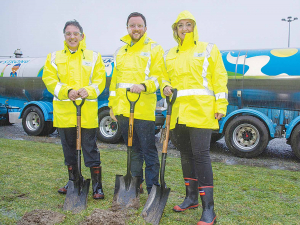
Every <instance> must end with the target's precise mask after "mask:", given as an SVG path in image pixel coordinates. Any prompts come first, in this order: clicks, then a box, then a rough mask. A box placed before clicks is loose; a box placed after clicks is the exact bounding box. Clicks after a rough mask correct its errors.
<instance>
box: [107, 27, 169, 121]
mask: <svg viewBox="0 0 300 225" xmlns="http://www.w3.org/2000/svg"><path fill="white" fill-rule="evenodd" d="M121 41H123V42H125V43H126V45H124V46H122V47H121V48H119V49H118V50H117V51H116V53H115V55H114V70H113V75H112V79H111V83H110V88H109V99H108V100H109V103H108V106H109V107H110V108H112V110H113V113H114V115H121V114H122V115H123V116H125V117H129V114H130V104H129V102H128V100H127V98H126V88H130V87H131V86H132V85H134V84H144V85H145V86H146V91H144V92H141V97H140V99H139V100H138V102H137V103H136V105H135V110H134V118H135V119H142V120H149V121H155V108H156V93H155V92H156V90H157V89H158V88H159V86H160V88H161V90H163V88H164V87H165V86H166V85H167V84H169V82H168V81H167V80H166V79H167V74H166V68H165V64H164V59H163V55H164V51H163V49H162V47H161V46H160V45H158V44H157V43H156V42H154V41H152V40H151V39H150V38H149V37H147V34H146V33H145V34H144V35H143V37H142V38H141V39H140V40H139V41H138V42H137V43H135V44H134V45H132V46H131V41H132V40H131V37H130V36H129V35H126V36H124V37H123V38H122V39H121ZM137 96H138V94H134V93H128V97H129V99H130V100H131V101H134V100H136V99H137Z"/></svg>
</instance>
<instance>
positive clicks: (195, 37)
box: [172, 10, 199, 45]
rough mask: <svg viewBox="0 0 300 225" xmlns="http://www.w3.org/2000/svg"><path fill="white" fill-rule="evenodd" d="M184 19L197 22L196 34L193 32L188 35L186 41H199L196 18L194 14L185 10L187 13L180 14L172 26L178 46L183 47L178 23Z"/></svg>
mask: <svg viewBox="0 0 300 225" xmlns="http://www.w3.org/2000/svg"><path fill="white" fill-rule="evenodd" d="M184 19H190V20H193V21H194V22H195V26H194V32H192V33H190V34H186V35H185V38H184V39H185V40H186V39H192V40H193V41H198V40H199V35H198V29H197V24H196V20H195V17H194V16H193V15H192V13H190V12H189V11H187V10H185V11H182V12H181V13H179V15H178V17H177V19H176V21H175V22H174V23H173V25H172V30H173V37H174V39H175V41H176V42H177V43H178V45H181V40H180V38H179V36H178V34H177V23H178V22H179V21H180V20H184ZM191 35H192V36H191Z"/></svg>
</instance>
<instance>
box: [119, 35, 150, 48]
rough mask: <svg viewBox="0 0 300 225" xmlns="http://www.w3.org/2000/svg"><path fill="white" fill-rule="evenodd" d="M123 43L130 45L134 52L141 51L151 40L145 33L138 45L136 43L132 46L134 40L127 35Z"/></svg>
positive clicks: (123, 38) (122, 39)
mask: <svg viewBox="0 0 300 225" xmlns="http://www.w3.org/2000/svg"><path fill="white" fill-rule="evenodd" d="M121 41H123V42H124V43H126V44H127V45H128V48H129V49H131V50H132V51H134V50H139V49H141V48H142V47H143V46H144V45H146V44H148V43H149V42H150V39H149V38H148V37H147V33H145V34H144V35H143V37H141V39H140V40H139V41H138V42H137V43H135V44H134V45H133V46H131V42H132V39H131V37H130V36H129V34H127V35H125V36H124V37H122V38H121Z"/></svg>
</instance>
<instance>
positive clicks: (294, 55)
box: [219, 48, 300, 158]
mask: <svg viewBox="0 0 300 225" xmlns="http://www.w3.org/2000/svg"><path fill="white" fill-rule="evenodd" d="M299 50H300V49H297V48H290V49H263V50H236V51H221V53H222V58H223V61H224V65H225V68H226V70H227V73H228V101H229V105H228V107H227V115H226V117H224V118H223V119H222V120H221V121H220V129H219V134H222V135H225V141H226V145H227V147H228V148H229V150H230V151H231V152H232V153H233V154H235V155H237V156H240V157H255V156H257V155H259V154H261V153H262V152H263V150H264V149H265V148H266V146H267V145H268V142H269V140H271V139H273V138H286V139H287V143H288V144H291V147H292V150H293V152H294V153H295V155H296V156H297V157H299V158H300V67H299V62H300V52H299Z"/></svg>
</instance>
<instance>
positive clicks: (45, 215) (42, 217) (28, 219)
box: [17, 209, 66, 225]
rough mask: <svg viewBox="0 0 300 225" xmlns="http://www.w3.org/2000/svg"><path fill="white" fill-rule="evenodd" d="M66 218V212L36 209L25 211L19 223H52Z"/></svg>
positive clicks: (20, 224)
mask: <svg viewBox="0 0 300 225" xmlns="http://www.w3.org/2000/svg"><path fill="white" fill-rule="evenodd" d="M65 218H66V216H65V215H64V214H61V213H58V212H53V211H49V210H42V209H35V210H33V211H31V212H28V213H25V215H24V216H23V217H22V219H21V220H20V221H19V222H18V223H17V225H33V224H40V225H52V224H58V223H61V222H63V221H64V220H65Z"/></svg>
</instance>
